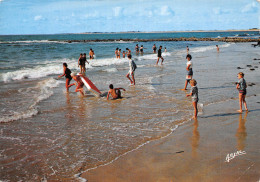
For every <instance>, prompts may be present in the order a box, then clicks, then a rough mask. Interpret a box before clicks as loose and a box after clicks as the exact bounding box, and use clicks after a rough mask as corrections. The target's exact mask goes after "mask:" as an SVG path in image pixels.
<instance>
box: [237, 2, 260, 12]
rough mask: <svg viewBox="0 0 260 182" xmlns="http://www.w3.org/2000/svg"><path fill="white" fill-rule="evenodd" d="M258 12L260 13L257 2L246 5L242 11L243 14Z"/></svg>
mask: <svg viewBox="0 0 260 182" xmlns="http://www.w3.org/2000/svg"><path fill="white" fill-rule="evenodd" d="M257 11H258V7H257V4H256V2H252V3H250V4H248V5H246V6H245V7H244V8H242V10H241V12H242V13H257Z"/></svg>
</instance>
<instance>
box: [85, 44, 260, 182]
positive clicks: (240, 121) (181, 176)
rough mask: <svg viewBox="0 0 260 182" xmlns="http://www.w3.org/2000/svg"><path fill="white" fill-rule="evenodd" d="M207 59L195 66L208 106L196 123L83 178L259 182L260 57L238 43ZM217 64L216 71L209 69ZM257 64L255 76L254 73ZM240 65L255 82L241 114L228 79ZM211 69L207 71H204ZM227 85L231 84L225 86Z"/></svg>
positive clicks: (111, 181)
mask: <svg viewBox="0 0 260 182" xmlns="http://www.w3.org/2000/svg"><path fill="white" fill-rule="evenodd" d="M243 50H245V51H248V52H247V55H245V56H244V57H243V58H241V59H239V58H238V57H237V56H238V55H239V52H240V51H242V52H243ZM231 51H234V52H236V54H233V58H232V57H230V56H231V55H232V54H230V53H231ZM203 54H204V56H205V58H204V60H205V61H206V60H207V61H208V63H207V62H204V61H203V59H201V60H200V62H199V63H196V64H197V65H198V64H199V65H200V66H196V70H197V72H198V73H197V75H196V78H197V79H198V80H200V81H201V82H203V81H204V82H203V83H204V85H203V86H202V85H200V87H199V89H200V90H199V97H200V99H201V100H202V101H201V102H202V103H204V107H203V113H200V115H199V117H198V119H197V121H194V120H189V121H188V122H185V123H183V124H180V125H179V126H178V128H177V129H176V130H174V131H173V132H172V133H171V134H170V135H169V136H167V137H164V138H161V139H157V140H154V141H151V142H149V143H148V144H146V145H144V146H142V147H140V148H138V149H137V150H134V151H132V152H129V153H127V154H124V155H122V156H121V157H119V158H118V159H117V160H115V161H113V162H111V163H109V164H107V165H104V166H100V167H97V168H95V169H90V170H87V171H86V172H84V173H83V174H82V175H81V177H83V178H85V179H87V181H89V182H98V181H106V182H115V181H118V182H119V181H127V182H128V181H129V182H130V181H140V182H142V181H152V182H169V181H170V182H172V181H225V182H229V181H241V182H242V181H258V180H259V179H260V172H259V168H260V159H259V155H260V147H259V145H258V143H259V139H260V137H259V136H258V131H259V129H260V124H259V117H260V102H259V100H260V95H259V93H260V92H259V91H260V90H259V80H258V79H257V78H258V77H259V70H258V69H257V67H258V66H256V65H259V63H258V61H257V60H254V59H255V58H259V53H257V49H254V48H251V47H250V44H238V45H233V46H232V45H231V47H229V48H227V50H225V51H223V52H222V53H220V54H219V55H217V57H215V54H213V53H212V52H211V51H209V52H206V53H205V52H203ZM193 55H194V54H193ZM199 55H200V56H201V57H202V56H203V55H202V53H196V56H198V57H199ZM208 55H210V58H211V60H209V58H208V57H207V56H208ZM213 55H214V56H213ZM248 55H250V56H248ZM257 56H258V57H257ZM231 60H237V62H234V61H231ZM213 62H215V65H214V67H210V66H209V65H210V64H212V63H213ZM204 63H205V64H208V65H205V64H204ZM252 65H253V67H254V66H255V68H256V71H252V70H250V69H249V68H250V67H251V66H252ZM237 66H241V67H243V68H244V69H243V70H242V71H243V72H245V73H246V77H245V78H246V79H247V80H248V83H249V82H251V83H252V82H253V83H255V85H253V86H251V87H250V86H249V88H248V90H249V94H248V96H247V98H246V100H247V103H248V105H249V107H250V108H249V109H250V112H248V113H246V112H243V113H242V114H240V113H238V112H237V111H236V110H237V109H238V93H237V91H236V89H235V84H234V83H231V82H229V80H230V79H229V78H228V77H229V75H231V74H235V75H236V73H238V72H239V71H241V70H238V69H237ZM247 66H248V67H247ZM207 67H208V68H209V69H208V70H207V69H204V68H207ZM212 71H213V72H212ZM198 74H199V75H198ZM212 74H213V77H212ZM210 75H211V76H210ZM214 75H215V77H214ZM235 75H233V77H235ZM208 78H210V79H209V81H208V82H207V81H206V79H208ZM225 79H226V80H225ZM217 80H219V81H220V82H217ZM249 80H250V81H249ZM227 82H229V84H225V83H227ZM204 86H205V87H204ZM216 93H218V94H216ZM219 93H222V94H223V95H225V96H220V95H219ZM183 94H184V93H183ZM211 97H212V98H211ZM216 97H220V98H218V101H215V102H211V101H212V100H213V99H216ZM234 153H236V154H237V156H235V157H234V158H232V157H231V158H227V157H230V156H232V155H236V154H234ZM228 159H229V160H228Z"/></svg>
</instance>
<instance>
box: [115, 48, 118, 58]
mask: <svg viewBox="0 0 260 182" xmlns="http://www.w3.org/2000/svg"><path fill="white" fill-rule="evenodd" d="M115 56H116V58H118V47H117V48H116V50H115Z"/></svg>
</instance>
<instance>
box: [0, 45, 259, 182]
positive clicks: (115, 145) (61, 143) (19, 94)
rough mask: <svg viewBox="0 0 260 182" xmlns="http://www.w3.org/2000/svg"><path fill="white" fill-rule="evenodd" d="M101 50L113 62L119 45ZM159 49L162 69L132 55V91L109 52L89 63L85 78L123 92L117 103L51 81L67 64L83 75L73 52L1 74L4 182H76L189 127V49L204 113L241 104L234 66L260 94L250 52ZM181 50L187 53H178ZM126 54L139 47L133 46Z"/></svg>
mask: <svg viewBox="0 0 260 182" xmlns="http://www.w3.org/2000/svg"><path fill="white" fill-rule="evenodd" d="M96 44H98V45H96V46H101V47H103V46H108V47H110V49H111V53H110V54H112V56H113V48H114V46H116V45H114V44H112V43H111V44H108V43H104V44H101V43H96ZM147 44H149V43H147ZM150 44H151V45H152V43H150ZM156 44H157V45H159V44H163V45H165V44H167V48H168V52H167V53H163V56H164V58H165V62H164V65H163V66H155V62H156V60H155V59H156V55H155V54H151V51H149V50H147V52H146V53H145V55H143V56H137V55H134V59H135V61H136V63H137V66H138V68H137V70H136V83H137V85H136V86H135V87H132V86H129V81H128V80H127V78H125V75H126V73H127V72H128V61H127V60H126V59H121V60H117V59H114V58H112V56H110V57H106V54H107V52H106V53H105V54H104V55H102V56H103V58H98V56H97V59H96V60H93V61H92V62H91V66H89V67H88V70H87V76H88V77H89V78H90V79H91V80H92V81H93V82H94V83H95V85H96V86H97V87H98V88H99V89H100V90H101V92H107V91H108V85H109V84H110V83H113V84H114V86H115V87H124V88H126V90H127V91H126V92H124V93H123V97H124V98H123V99H120V100H111V101H106V98H105V97H103V98H95V97H93V96H92V95H87V96H86V97H81V96H80V95H78V94H77V93H75V92H74V88H73V87H72V88H71V89H70V92H69V93H66V91H65V87H64V83H65V82H64V79H60V80H56V79H54V77H56V76H57V74H60V73H61V72H62V62H63V61H66V62H68V64H69V67H70V68H72V69H73V70H78V68H77V63H76V61H77V60H76V58H73V57H74V56H71V57H70V56H68V55H70V54H71V55H74V54H75V53H74V52H72V51H71V52H70V51H69V52H67V54H63V53H59V52H58V53H57V55H58V56H60V58H61V59H59V58H54V55H52V56H53V59H51V60H48V61H46V62H44V61H42V60H41V61H40V62H42V64H43V65H41V66H38V65H37V64H38V63H39V62H37V61H36V62H35V64H36V65H35V66H34V65H33V62H34V60H31V61H32V67H31V68H29V67H28V66H27V67H26V68H20V69H14V68H12V69H14V70H11V71H10V70H9V71H7V69H5V70H4V71H2V74H1V76H2V78H3V79H2V81H5V82H2V87H1V89H0V92H1V94H0V95H1V96H0V97H1V104H0V112H1V120H0V121H1V125H0V127H1V130H0V141H1V142H0V143H1V147H0V155H1V159H0V160H1V169H2V170H1V180H11V181H18V180H25V181H35V180H38V181H39V180H41V179H63V180H64V179H70V180H75V179H74V175H75V174H79V173H81V172H83V171H85V170H88V169H90V168H93V167H96V166H98V165H101V164H106V163H108V162H110V161H112V160H114V159H115V158H116V157H118V156H120V155H122V154H124V153H125V152H128V151H131V150H133V149H135V148H136V147H138V146H139V145H142V144H144V143H145V142H147V141H150V140H154V139H157V138H161V137H163V136H166V135H167V134H169V133H171V132H172V131H173V130H174V129H176V126H177V125H179V124H181V123H183V122H188V121H189V120H190V118H191V116H192V114H193V108H192V106H191V100H190V99H189V98H186V97H185V92H183V91H180V89H181V88H183V87H184V81H185V74H186V71H185V66H186V60H185V56H186V49H185V47H186V45H187V44H188V45H190V53H191V54H192V56H193V59H192V61H193V70H194V78H195V79H196V80H197V81H198V88H199V98H200V101H199V103H200V104H199V105H200V108H199V109H200V111H201V112H202V108H203V105H209V104H214V103H216V102H221V101H224V100H228V99H233V98H234V97H237V91H236V89H235V85H234V82H236V81H237V80H236V79H237V78H236V74H237V72H239V70H237V69H236V67H237V66H240V67H244V68H245V69H244V70H243V72H245V74H246V80H247V81H248V82H249V80H250V82H254V83H257V85H256V86H254V87H252V88H250V89H249V91H248V95H249V96H250V95H252V94H254V93H255V92H257V91H259V81H258V80H257V77H259V71H258V70H256V71H250V70H249V69H248V68H246V65H247V64H251V65H253V66H255V65H258V62H257V61H253V58H260V55H259V53H258V52H257V51H256V49H254V48H252V47H251V46H250V44H227V43H223V44H221V45H220V53H219V54H218V53H216V50H215V44H216V43H215V42H188V43H187V42H182V43H181V42H178V43H176V44H175V43H162V42H160V43H156ZM62 45H63V44H62ZM123 45H124V44H123ZM181 45H182V48H178V47H181ZM26 46H27V45H26ZM29 46H32V45H29ZM48 46H49V45H48ZM56 46H57V47H59V46H58V45H56ZM66 46H71V45H65V47H64V49H65V50H66ZM75 46H76V47H77V46H79V47H80V46H82V45H81V44H80V43H79V44H76V45H75ZM111 46H113V47H112V48H111ZM124 46H129V47H130V46H131V47H134V46H135V43H126V45H124ZM72 47H73V46H72ZM108 47H107V49H109V48H108ZM74 49H76V48H75V47H74ZM45 51H46V52H48V49H47V50H45ZM65 52H66V51H65ZM97 52H98V51H97ZM38 53H39V52H38ZM63 56H64V57H63ZM66 56H68V58H66ZM102 56H101V57H102ZM46 57H47V56H46ZM24 60H26V59H25V58H24ZM8 64H10V63H8ZM10 65H11V64H10ZM23 65H25V64H24V63H23ZM28 65H29V64H28ZM44 67H45V68H46V70H47V71H50V72H49V73H48V74H46V75H44V73H46V72H47V71H46V70H43V71H41V70H42V69H44ZM31 74H32V75H33V76H31ZM24 75H28V76H27V77H28V79H24V78H25V76H24ZM30 76H31V77H30ZM188 88H190V86H189V87H188ZM188 92H189V91H187V92H186V93H188Z"/></svg>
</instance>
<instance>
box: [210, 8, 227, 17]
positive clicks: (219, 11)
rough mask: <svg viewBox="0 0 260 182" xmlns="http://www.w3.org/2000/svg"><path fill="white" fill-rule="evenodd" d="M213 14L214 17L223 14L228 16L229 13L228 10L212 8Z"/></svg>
mask: <svg viewBox="0 0 260 182" xmlns="http://www.w3.org/2000/svg"><path fill="white" fill-rule="evenodd" d="M213 13H214V14H215V15H223V14H229V13H231V11H230V10H227V9H222V8H213Z"/></svg>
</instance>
